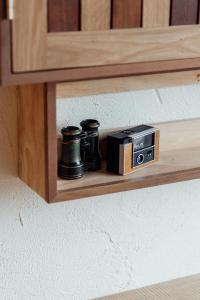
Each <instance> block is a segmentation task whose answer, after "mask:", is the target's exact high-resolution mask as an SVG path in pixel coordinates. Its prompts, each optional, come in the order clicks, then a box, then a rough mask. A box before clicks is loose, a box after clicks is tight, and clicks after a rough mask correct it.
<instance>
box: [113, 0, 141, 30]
mask: <svg viewBox="0 0 200 300" xmlns="http://www.w3.org/2000/svg"><path fill="white" fill-rule="evenodd" d="M141 14H142V0H113V2H112V28H133V27H141V22H142V19H141Z"/></svg>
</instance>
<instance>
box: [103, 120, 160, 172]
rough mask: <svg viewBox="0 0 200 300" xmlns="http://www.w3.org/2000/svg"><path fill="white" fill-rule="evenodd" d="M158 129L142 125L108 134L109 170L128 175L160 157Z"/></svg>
mask: <svg viewBox="0 0 200 300" xmlns="http://www.w3.org/2000/svg"><path fill="white" fill-rule="evenodd" d="M159 136H160V132H159V130H158V129H156V128H155V127H152V126H148V125H140V126H136V127H133V128H129V129H126V130H122V131H118V132H115V133H112V134H110V135H108V139H107V171H109V172H112V173H117V174H120V175H127V174H130V173H132V172H134V171H135V170H137V169H140V168H142V167H145V166H148V165H150V164H152V163H154V162H156V161H158V158H159Z"/></svg>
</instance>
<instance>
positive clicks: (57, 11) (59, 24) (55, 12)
mask: <svg viewBox="0 0 200 300" xmlns="http://www.w3.org/2000/svg"><path fill="white" fill-rule="evenodd" d="M48 29H49V32H62V31H78V30H79V29H80V1H79V0H48Z"/></svg>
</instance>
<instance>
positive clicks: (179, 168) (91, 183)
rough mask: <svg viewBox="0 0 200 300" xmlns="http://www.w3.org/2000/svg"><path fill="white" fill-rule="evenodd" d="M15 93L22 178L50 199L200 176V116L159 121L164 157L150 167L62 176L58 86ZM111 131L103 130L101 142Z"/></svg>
mask: <svg viewBox="0 0 200 300" xmlns="http://www.w3.org/2000/svg"><path fill="white" fill-rule="evenodd" d="M58 90H59V88H57V91H58ZM17 91H18V92H17V99H18V128H19V177H20V178H21V179H22V180H23V181H24V182H25V183H26V184H27V185H28V186H30V187H31V188H32V189H33V190H34V191H36V192H37V193H38V194H39V195H40V196H41V197H43V198H44V199H45V200H46V201H47V202H49V203H54V202H59V201H65V200H73V199H79V198H86V197H91V196H98V195H104V194H110V193H115V192H121V191H128V190H133V189H139V188H144V187H150V186H155V185H161V184H166V183H173V182H178V181H184V180H191V179H195V178H200V158H199V147H200V134H199V131H198V130H197V128H198V127H199V126H200V120H189V121H182V122H172V123H167V124H158V128H159V129H160V130H161V148H160V151H161V152H160V153H161V159H160V161H159V162H158V163H155V164H153V165H152V166H151V167H148V168H144V169H143V170H141V171H139V170H138V171H137V172H135V173H133V174H130V175H128V176H125V177H123V176H119V175H113V174H109V173H107V172H106V171H105V170H104V166H103V168H102V170H101V171H99V172H94V173H88V174H86V175H85V176H84V178H82V179H80V180H73V181H69V180H61V179H58V177H57V162H58V150H57V149H58V144H57V143H58V139H57V128H56V99H57V93H56V84H54V83H50V84H37V85H27V86H19V87H18V88H17ZM66 101H69V100H66ZM30 120H31V122H30ZM112 130H113V129H112ZM112 130H108V131H106V132H103V133H101V144H102V145H104V144H105V137H106V135H107V132H110V131H112ZM115 130H116V129H115ZM183 132H184V134H185V135H187V137H189V138H190V141H189V142H188V143H186V139H185V135H183ZM188 144H189V145H193V146H192V148H188ZM188 153H190V155H189V156H188ZM103 165H104V164H103Z"/></svg>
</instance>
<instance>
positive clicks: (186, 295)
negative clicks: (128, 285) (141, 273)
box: [96, 275, 200, 300]
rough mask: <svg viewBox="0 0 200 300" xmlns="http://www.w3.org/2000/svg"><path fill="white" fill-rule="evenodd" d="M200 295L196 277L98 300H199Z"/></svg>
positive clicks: (199, 285)
mask: <svg viewBox="0 0 200 300" xmlns="http://www.w3.org/2000/svg"><path fill="white" fill-rule="evenodd" d="M199 295H200V275H194V276H190V277H185V278H180V279H175V280H171V281H168V282H163V283H159V284H155V285H151V286H149V287H144V288H140V289H136V290H133V291H129V292H125V293H120V294H116V295H111V296H107V297H103V298H98V300H131V299H134V300H172V299H173V300H180V299H181V300H197V299H199ZM96 300H97V299H96Z"/></svg>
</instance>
